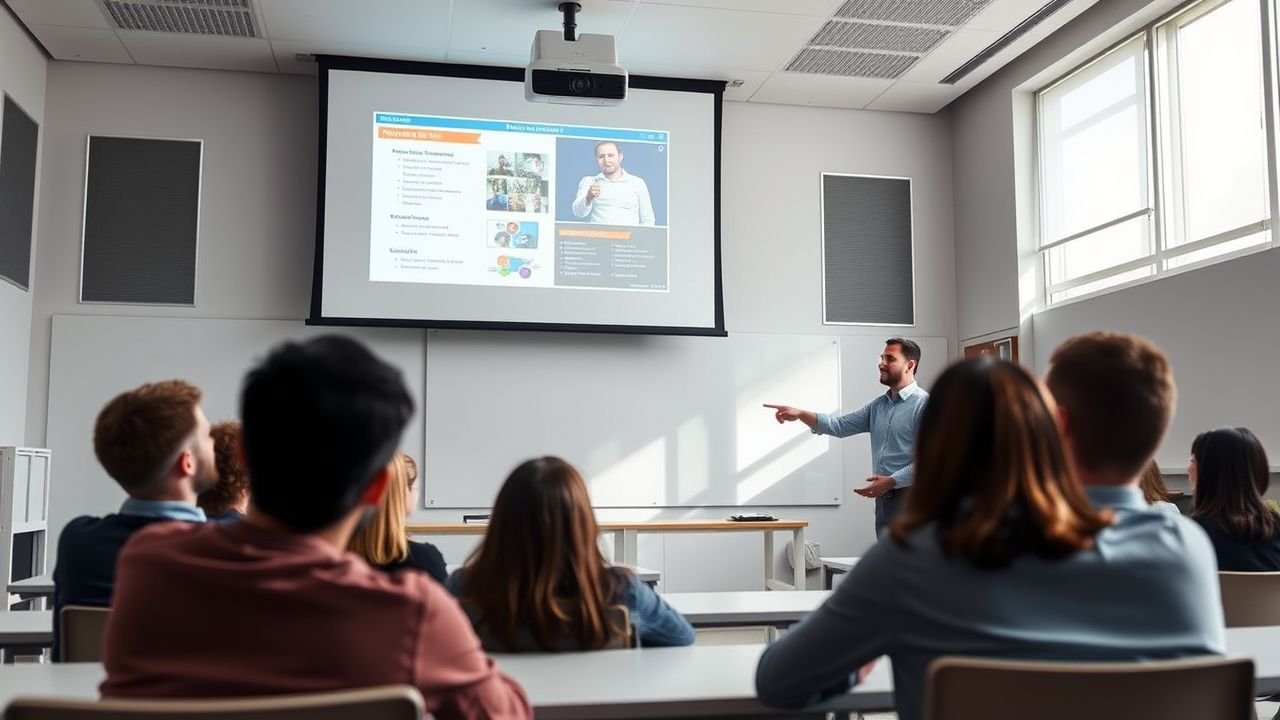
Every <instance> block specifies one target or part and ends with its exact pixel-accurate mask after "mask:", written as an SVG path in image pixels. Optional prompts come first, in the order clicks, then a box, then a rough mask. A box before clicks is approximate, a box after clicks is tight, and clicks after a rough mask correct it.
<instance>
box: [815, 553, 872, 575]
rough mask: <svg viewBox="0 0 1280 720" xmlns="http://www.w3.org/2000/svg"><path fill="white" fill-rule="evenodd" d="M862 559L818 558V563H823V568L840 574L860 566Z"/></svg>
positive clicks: (859, 557)
mask: <svg viewBox="0 0 1280 720" xmlns="http://www.w3.org/2000/svg"><path fill="white" fill-rule="evenodd" d="M861 559H862V557H861V556H857V557H822V558H818V562H820V563H822V565H823V567H826V568H829V569H831V570H836V571H838V572H849V570H851V569H853V566H854V565H856V564H858V561H859V560H861Z"/></svg>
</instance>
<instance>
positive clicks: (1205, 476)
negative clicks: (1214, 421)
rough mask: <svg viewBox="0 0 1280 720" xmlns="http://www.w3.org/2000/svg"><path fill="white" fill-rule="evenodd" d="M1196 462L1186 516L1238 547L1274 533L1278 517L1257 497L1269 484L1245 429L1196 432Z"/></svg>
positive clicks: (1258, 449) (1261, 454)
mask: <svg viewBox="0 0 1280 720" xmlns="http://www.w3.org/2000/svg"><path fill="white" fill-rule="evenodd" d="M1191 456H1192V457H1193V458H1195V461H1196V488H1195V493H1196V497H1195V509H1194V510H1193V511H1192V513H1191V515H1192V517H1196V518H1203V519H1206V520H1211V521H1213V522H1214V523H1216V524H1217V525H1218V526H1219V527H1221V528H1222V529H1223V530H1224V531H1226V533H1227V534H1228V535H1230V536H1232V537H1233V538H1235V539H1236V540H1240V541H1242V542H1255V541H1266V540H1270V539H1271V538H1272V537H1275V535H1276V533H1277V532H1280V515H1277V514H1276V511H1274V510H1272V509H1271V508H1270V507H1268V506H1267V501H1266V500H1264V499H1263V497H1262V496H1263V494H1264V493H1266V492H1267V487H1268V486H1269V485H1270V484H1271V468H1270V467H1269V465H1268V462H1267V451H1266V450H1265V449H1263V447H1262V443H1261V442H1260V441H1259V440H1258V438H1257V437H1256V436H1255V435H1254V434H1253V433H1251V432H1249V431H1248V430H1246V429H1245V428H1219V429H1217V430H1210V431H1209V432H1205V433H1200V434H1199V435H1197V436H1196V439H1195V440H1194V441H1192V443H1191Z"/></svg>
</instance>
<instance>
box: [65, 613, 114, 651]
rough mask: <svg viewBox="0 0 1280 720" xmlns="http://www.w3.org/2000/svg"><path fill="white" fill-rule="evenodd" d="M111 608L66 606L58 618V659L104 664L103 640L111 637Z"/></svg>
mask: <svg viewBox="0 0 1280 720" xmlns="http://www.w3.org/2000/svg"><path fill="white" fill-rule="evenodd" d="M110 615H111V608H105V607H93V606H90V605H66V606H64V607H63V608H62V614H61V615H59V616H58V623H59V627H58V637H59V640H58V643H59V648H58V653H59V657H58V659H59V660H61V661H62V662H102V638H104V637H105V636H106V634H107V618H108V617H109V616H110Z"/></svg>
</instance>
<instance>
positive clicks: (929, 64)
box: [898, 28, 1002, 83]
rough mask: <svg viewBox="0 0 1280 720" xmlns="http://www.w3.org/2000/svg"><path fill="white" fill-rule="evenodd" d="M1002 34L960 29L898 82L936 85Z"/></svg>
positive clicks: (904, 74)
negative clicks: (907, 81)
mask: <svg viewBox="0 0 1280 720" xmlns="http://www.w3.org/2000/svg"><path fill="white" fill-rule="evenodd" d="M1001 35H1002V33H998V32H992V31H990V30H969V29H967V28H962V29H960V30H957V31H955V32H954V33H952V34H951V37H949V38H947V40H946V41H945V42H943V43H942V44H941V45H939V46H938V47H936V48H934V50H933V52H931V53H929V54H928V55H925V56H924V57H923V58H920V61H919V62H917V63H916V64H915V65H914V66H913V67H912V68H911V69H910V70H908V71H907V72H905V73H903V74H902V77H900V78H898V79H899V80H909V81H911V82H924V83H936V82H938V81H939V80H941V79H942V78H944V77H946V76H947V75H950V74H951V72H952V71H953V70H955V69H956V68H958V67H960V66H961V65H963V64H965V63H966V62H968V61H969V59H970V58H972V57H973V56H974V55H977V54H978V53H980V52H982V51H983V49H985V48H986V47H987V46H988V45H990V44H991V43H993V42H995V41H996V40H998V39H1000V36H1001Z"/></svg>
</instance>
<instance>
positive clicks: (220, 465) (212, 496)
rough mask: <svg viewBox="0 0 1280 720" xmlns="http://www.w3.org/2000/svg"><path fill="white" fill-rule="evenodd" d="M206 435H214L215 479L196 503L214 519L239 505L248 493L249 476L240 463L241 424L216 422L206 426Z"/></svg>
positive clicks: (230, 421) (233, 421)
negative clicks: (209, 426)
mask: <svg viewBox="0 0 1280 720" xmlns="http://www.w3.org/2000/svg"><path fill="white" fill-rule="evenodd" d="M209 434H210V435H212V436H213V461H214V464H215V465H216V467H217V469H218V482H217V484H216V485H214V486H213V487H211V488H209V489H208V490H205V491H204V492H202V493H200V496H199V497H197V498H196V504H197V505H199V506H200V509H201V510H204V512H205V514H206V515H208V516H209V517H211V518H214V517H218V516H219V515H223V514H225V513H226V512H227V511H228V510H232V509H234V508H236V507H237V506H239V505H240V504H241V501H242V500H244V497H245V496H246V495H247V494H248V493H249V475H248V473H246V472H245V470H244V466H243V465H242V464H241V462H240V423H238V422H236V421H235V420H227V421H225V422H220V423H217V424H216V425H214V426H213V427H212V428H210V429H209Z"/></svg>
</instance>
